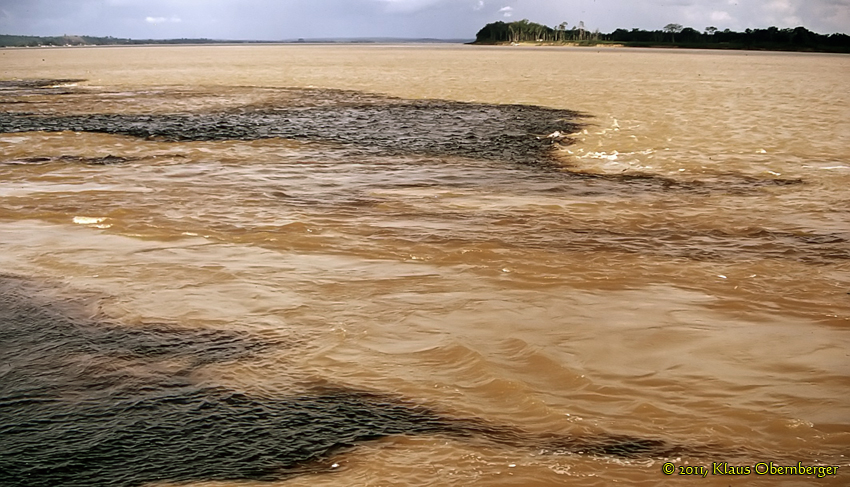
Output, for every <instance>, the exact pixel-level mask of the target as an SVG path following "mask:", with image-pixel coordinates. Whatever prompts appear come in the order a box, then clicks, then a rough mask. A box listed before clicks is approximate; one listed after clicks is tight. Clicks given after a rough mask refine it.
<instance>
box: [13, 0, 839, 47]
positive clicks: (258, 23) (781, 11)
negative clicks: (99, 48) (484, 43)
mask: <svg viewBox="0 0 850 487" xmlns="http://www.w3.org/2000/svg"><path fill="white" fill-rule="evenodd" d="M524 18H527V19H529V20H531V21H533V22H539V23H542V24H546V25H549V26H554V25H557V24H560V23H561V22H567V23H568V26H573V25H576V24H578V22H579V21H582V20H583V21H584V23H585V26H586V27H587V28H588V29H591V30H593V29H599V30H600V31H602V32H610V31H612V30H614V29H616V28H619V27H622V28H626V29H630V28H633V27H638V28H641V29H650V30H653V29H660V28H662V27H663V26H664V25H666V24H669V23H679V24H682V25H684V26H690V27H693V28H695V29H697V30H700V31H702V30H703V29H704V28H705V27H707V26H715V27H718V28H719V29H721V30H723V29H726V28H729V29H732V30H743V29H746V28H765V27H769V26H771V25H775V26H777V27H780V28H782V27H796V26H798V25H802V26H805V27H807V28H809V29H811V30H813V31H815V32H820V33H823V34H831V33H834V32H843V33H850V0H699V1H697V0H0V34H19V35H62V34H78V35H94V36H107V35H110V36H114V37H132V38H177V37H207V38H214V39H257V40H283V39H295V38H299V37H303V38H321V37H411V38H422V37H432V38H443V39H448V38H455V39H470V38H474V37H475V33H476V32H478V30H479V29H480V28H481V27H483V26H484V24H486V23H488V22H494V21H496V20H504V21H506V22H507V21H513V20H519V19H524Z"/></svg>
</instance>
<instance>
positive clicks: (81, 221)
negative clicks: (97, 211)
mask: <svg viewBox="0 0 850 487" xmlns="http://www.w3.org/2000/svg"><path fill="white" fill-rule="evenodd" d="M104 220H106V217H91V216H75V217H74V223H76V224H78V225H96V224H98V223H100V222H102V221H104Z"/></svg>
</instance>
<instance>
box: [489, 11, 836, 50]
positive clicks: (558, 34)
mask: <svg viewBox="0 0 850 487" xmlns="http://www.w3.org/2000/svg"><path fill="white" fill-rule="evenodd" d="M567 26H568V24H567V23H566V22H564V23H562V24H560V25H558V26H556V27H549V26H546V25H543V24H537V23H534V22H530V21H529V20H527V19H523V20H519V21H516V22H502V21H499V22H493V23H490V24H487V25H485V26H484V28H482V29H481V30H479V31H478V34H476V36H475V42H473V44H520V43H533V44H545V45H581V46H597V45H622V46H629V47H682V48H692V49H753V50H769V51H810V52H838V53H850V36H848V35H846V34H830V35H823V34H818V33H816V32H812V31H810V30H808V29H806V28H805V27H796V28H794V29H780V28H778V27H768V28H767V29H747V30H745V31H744V32H734V31H731V30H729V29H725V30H719V29H718V28H717V27H706V28H705V30H704V31H703V32H699V31H697V30H696V29H693V28H691V27H683V26H682V25H681V24H667V25H666V26H665V27H664V28H663V29H661V30H641V29H632V30H626V29H617V30H615V31H614V32H611V33H610V34H604V33H601V32H599V30H594V31H592V32H591V31H590V30H588V29H586V28H585V26H584V22H579V24H578V25H574V26H572V27H571V28H569V29H568V28H567Z"/></svg>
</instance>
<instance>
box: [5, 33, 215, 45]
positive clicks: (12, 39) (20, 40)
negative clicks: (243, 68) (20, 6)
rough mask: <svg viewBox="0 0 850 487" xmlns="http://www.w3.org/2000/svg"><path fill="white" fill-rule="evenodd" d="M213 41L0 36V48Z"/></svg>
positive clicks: (67, 36) (66, 36) (209, 41)
mask: <svg viewBox="0 0 850 487" xmlns="http://www.w3.org/2000/svg"><path fill="white" fill-rule="evenodd" d="M216 42H221V41H216V40H213V39H164V40H163V39H159V40H157V39H124V38H120V37H92V36H69V35H64V36H53V37H43V36H15V35H4V34H0V47H38V46H114V45H132V44H213V43H216Z"/></svg>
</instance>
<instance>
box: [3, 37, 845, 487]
mask: <svg viewBox="0 0 850 487" xmlns="http://www.w3.org/2000/svg"><path fill="white" fill-rule="evenodd" d="M0 60H2V61H0V79H2V80H5V81H2V82H0V106H2V114H0V132H2V133H0V271H2V276H1V277H0V298H2V299H0V304H2V308H3V309H2V316H3V323H4V328H5V329H4V330H0V350H2V351H3V352H2V355H3V357H2V359H0V362H5V363H0V408H2V410H3V411H4V412H3V417H2V418H0V432H2V435H0V437H2V438H5V439H0V443H2V445H0V446H2V448H0V449H2V450H3V451H4V452H6V453H0V464H2V467H3V468H2V469H0V470H5V471H6V473H5V474H2V475H4V476H5V477H4V479H2V480H3V482H2V483H3V484H4V485H22V486H23V485H27V486H31V485H128V486H134V485H176V484H178V483H180V485H185V484H184V483H188V485H204V486H208V487H211V486H230V485H255V484H254V483H255V482H256V485H270V484H269V482H271V485H282V486H283V485H286V486H290V485H291V486H300V485H310V486H323V485H393V486H414V485H416V486H421V485H435V486H436V485H440V486H444V485H457V486H464V485H472V484H474V485H487V486H490V485H516V486H519V485H522V486H530V485H539V486H547V485H600V486H601V485H611V484H613V483H620V484H624V485H683V484H688V485H690V484H691V483H694V482H697V481H698V482H700V485H716V486H721V485H722V486H726V485H776V484H777V483H780V482H781V483H782V485H847V483H848V478H850V477H848V475H850V463H848V459H847V458H846V457H845V455H846V454H848V451H849V450H850V448H848V447H850V400H848V397H850V357H848V353H850V352H848V349H850V192H848V187H850V153H848V148H850V92H848V90H847V79H850V57H848V56H844V55H823V54H788V53H756V52H716V51H714V52H711V51H677V50H640V49H616V48H608V49H593V48H507V47H472V46H417V45H412V46H358V45H340V46H334V45H326V46H319V45H316V46H313V45H309V46H204V47H195V46H186V47H130V48H64V49H17V50H11V49H7V50H4V51H3V52H1V53H0ZM39 80H41V81H39ZM666 462H671V463H673V466H674V468H676V469H681V468H682V467H686V466H687V467H693V466H697V467H699V466H703V467H706V468H707V476H706V478H705V479H699V480H696V479H691V478H687V477H683V476H679V475H673V476H667V475H665V474H664V473H663V465H664V464H665V463H666ZM759 462H765V463H767V464H769V462H774V463H775V464H776V465H797V464H798V462H802V464H803V465H804V466H806V465H813V466H818V465H820V466H831V465H838V466H840V468H839V470H838V473H837V474H835V473H833V474H831V475H828V474H825V475H824V476H822V478H818V477H817V476H816V475H790V476H788V475H785V476H779V475H771V474H770V472H768V473H767V474H765V475H758V474H757V473H756V472H751V473H750V474H749V475H739V476H729V475H720V474H719V472H718V471H717V470H715V468H716V467H715V466H714V465H713V464H714V463H718V464H726V467H728V470H732V469H733V467H741V468H743V467H746V466H748V467H750V468H754V469H755V470H756V471H758V470H760V469H761V468H762V467H755V465H756V464H758V463H759ZM726 467H723V468H726ZM765 468H768V467H765ZM773 473H776V472H775V471H774V472H773Z"/></svg>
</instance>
